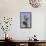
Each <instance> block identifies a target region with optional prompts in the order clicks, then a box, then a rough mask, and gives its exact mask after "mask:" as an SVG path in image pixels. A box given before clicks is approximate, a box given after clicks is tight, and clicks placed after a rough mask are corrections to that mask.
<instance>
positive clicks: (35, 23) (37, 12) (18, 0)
mask: <svg viewBox="0 0 46 46" xmlns="http://www.w3.org/2000/svg"><path fill="white" fill-rule="evenodd" d="M21 11H22V12H32V28H31V29H20V12H21ZM45 12H46V9H45V8H32V7H31V6H30V4H29V1H28V0H0V16H1V17H3V16H6V17H7V16H8V17H13V22H12V26H11V29H10V31H8V33H9V34H10V35H12V36H11V37H13V38H14V39H16V40H28V38H29V37H32V36H33V35H34V34H36V35H37V38H38V39H39V40H44V39H45V37H44V32H45V31H44V26H45V21H44V15H46V13H45ZM0 33H1V32H0ZM0 39H2V36H1V38H0Z"/></svg>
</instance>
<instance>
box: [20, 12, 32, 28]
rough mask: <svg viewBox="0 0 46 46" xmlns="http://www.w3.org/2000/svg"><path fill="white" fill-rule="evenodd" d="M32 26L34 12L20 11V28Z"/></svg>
mask: <svg viewBox="0 0 46 46" xmlns="http://www.w3.org/2000/svg"><path fill="white" fill-rule="evenodd" d="M31 27H32V14H31V12H20V28H31Z"/></svg>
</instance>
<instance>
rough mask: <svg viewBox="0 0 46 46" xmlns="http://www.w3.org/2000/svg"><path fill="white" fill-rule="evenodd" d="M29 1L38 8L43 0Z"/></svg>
mask: <svg viewBox="0 0 46 46" xmlns="http://www.w3.org/2000/svg"><path fill="white" fill-rule="evenodd" d="M29 3H30V5H31V6H32V7H33V8H38V7H40V6H42V4H43V0H29Z"/></svg>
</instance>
